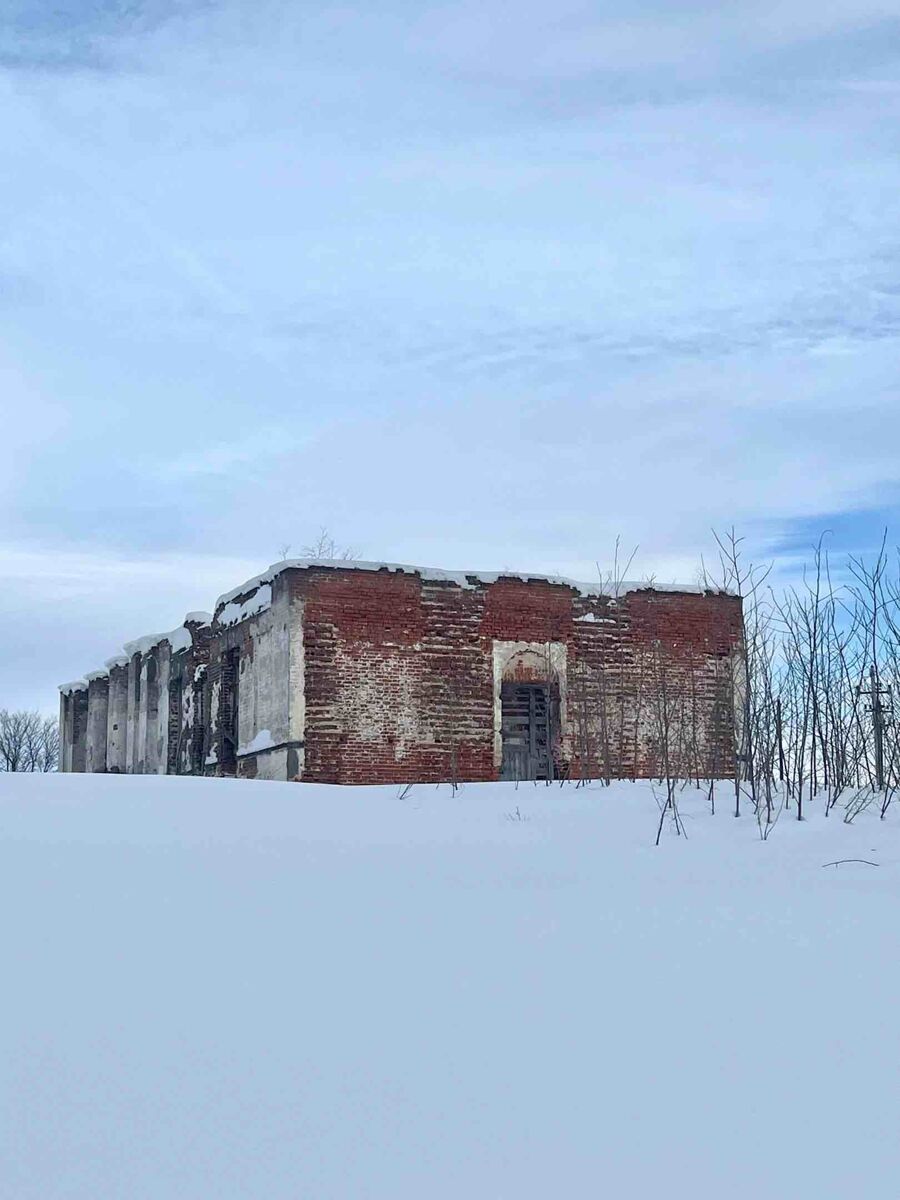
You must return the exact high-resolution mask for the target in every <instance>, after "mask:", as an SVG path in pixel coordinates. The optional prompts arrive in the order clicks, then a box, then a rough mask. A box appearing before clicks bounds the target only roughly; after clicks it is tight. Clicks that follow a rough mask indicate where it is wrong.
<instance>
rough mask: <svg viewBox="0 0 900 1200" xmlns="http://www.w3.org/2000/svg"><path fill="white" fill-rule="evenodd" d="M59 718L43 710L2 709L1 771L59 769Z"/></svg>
mask: <svg viewBox="0 0 900 1200" xmlns="http://www.w3.org/2000/svg"><path fill="white" fill-rule="evenodd" d="M58 761H59V722H58V721H57V720H56V718H55V717H43V716H41V714H40V713H39V712H26V711H25V710H19V711H17V712H10V711H9V710H8V709H5V708H2V709H0V771H55V770H56V769H57V764H58Z"/></svg>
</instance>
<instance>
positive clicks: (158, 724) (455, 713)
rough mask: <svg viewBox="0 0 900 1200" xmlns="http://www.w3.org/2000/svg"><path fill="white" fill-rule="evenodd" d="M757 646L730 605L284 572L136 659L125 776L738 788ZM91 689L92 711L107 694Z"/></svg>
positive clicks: (693, 596) (90, 759)
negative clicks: (724, 780)
mask: <svg viewBox="0 0 900 1200" xmlns="http://www.w3.org/2000/svg"><path fill="white" fill-rule="evenodd" d="M193 616H194V617H195V618H196V614H193ZM741 635H742V620H741V605H740V600H739V599H738V598H736V597H734V596H730V595H726V594H722V593H714V592H702V591H700V590H692V589H672V590H666V589H662V588H658V587H653V588H650V587H640V586H627V585H624V586H623V587H622V588H620V589H619V594H618V595H604V594H603V592H602V590H601V589H598V588H596V587H588V586H586V585H578V584H574V583H571V582H570V581H566V580H554V579H545V578H518V577H513V576H509V577H499V578H498V577H492V576H486V577H482V576H479V575H477V574H473V575H462V576H453V575H447V574H444V573H442V572H433V571H424V570H422V571H420V570H418V569H416V568H411V567H410V568H396V567H379V566H378V565H377V564H341V563H336V562H335V563H326V562H317V563H307V562H298V563H293V564H280V565H279V567H278V568H274V569H271V570H270V572H269V573H267V575H266V576H263V577H260V579H258V580H254V581H252V582H251V583H249V584H247V585H245V586H244V588H242V589H239V590H237V591H236V592H234V593H230V594H229V595H228V596H226V597H223V598H222V599H221V600H220V601H219V603H218V604H217V607H216V612H215V615H214V617H213V618H212V619H211V620H208V621H203V620H197V619H195V620H193V621H192V622H188V623H186V625H185V626H184V627H182V629H181V630H179V631H174V633H173V634H170V635H164V636H163V637H162V638H160V639H157V640H155V641H153V640H152V639H143V642H142V643H132V644H130V645H129V647H128V648H127V649H128V650H129V651H133V653H132V661H131V666H130V667H129V680H130V681H131V683H132V685H133V694H132V695H131V696H129V702H130V703H129V712H128V715H127V720H128V722H129V731H130V738H129V743H130V746H131V749H130V753H129V755H128V756H127V757H128V762H127V763H126V768H125V769H126V770H130V771H138V772H140V771H150V770H153V771H158V772H160V773H169V774H171V773H181V774H199V773H205V774H216V775H221V774H228V775H234V774H236V775H240V776H247V777H258V778H259V777H261V778H273V779H302V780H309V781H315V782H323V783H404V782H410V783H413V782H439V781H444V780H454V779H455V780H458V781H460V782H462V781H466V780H485V779H496V778H498V777H512V776H511V774H510V771H514V772H516V773H517V772H519V771H520V770H521V769H524V770H526V771H529V772H530V775H529V777H534V772H535V771H538V773H542V777H543V776H544V775H547V774H549V775H550V776H552V777H558V776H560V775H567V776H569V777H582V776H590V777H597V776H603V775H606V776H609V777H616V776H647V775H655V774H659V773H660V772H661V771H665V770H666V768H667V767H668V769H669V770H670V771H674V772H675V773H678V774H682V775H691V774H694V775H708V774H714V775H726V774H728V773H729V772H730V771H731V770H733V766H734V758H733V754H734V750H733V747H734V740H735V739H734V712H735V708H736V704H735V697H736V695H737V694H738V693H739V690H740V683H741V679H742V658H741ZM147 643H149V644H147ZM135 647H138V648H137V649H135ZM116 661H118V660H116ZM113 670H122V668H121V667H116V668H113ZM142 687H143V694H142V691H141V689H142ZM91 688H92V692H91V693H90V695H86V699H85V701H84V702H83V705H82V706H84V705H87V706H88V707H89V706H90V704H91V702H92V701H91V696H92V695H94V694H96V695H97V696H98V697H100V696H101V695H105V692H104V688H103V686H102V685H99V684H97V683H95V682H94V680H93V679H92V684H91ZM69 689H70V690H69V693H68V696H69V699H70V700H71V701H72V713H73V718H74V714H75V710H76V708H77V707H78V705H79V704H82V702H80V701H77V697H78V696H79V695H80V693H79V691H78V690H77V685H69ZM73 689H74V690H73ZM148 692H149V693H150V694H149V695H148V694H147V693H148ZM111 695H112V693H111V692H110V696H111ZM98 702H99V701H98ZM529 703H530V704H531V706H532V707H531V709H530V710H529V708H528V705H529ZM517 706H518V707H517ZM523 706H524V707H523ZM108 707H109V712H110V713H112V711H113V710H112V706H111V704H108ZM161 707H162V708H163V709H164V711H163V712H162V713H160V712H159V709H160V708H161ZM78 712H79V716H80V717H81V725H80V726H79V724H78V721H77V720H74V719H73V720H70V722H69V725H67V729H68V728H69V727H71V728H72V730H73V731H76V734H77V730H78V729H80V728H81V727H84V730H85V731H86V730H87V729H88V728H90V729H92V730H94V733H93V735H92V736H93V738H94V740H96V737H97V736H98V735H97V733H96V728H98V727H99V723H100V721H99V715H98V719H97V720H95V721H94V722H93V724H92V723H91V722H90V721H89V720H87V719H86V718H85V717H83V715H82V714H81V713H80V709H79V710H78ZM529 712H530V713H531V715H528V714H529ZM537 712H540V714H541V715H540V717H536V716H535V715H534V714H535V713H537ZM104 719H106V714H105V713H104ZM110 720H111V718H110ZM86 736H87V735H86V733H85V732H82V733H81V734H80V737H81V739H82V740H84V738H85V737H86ZM151 738H153V739H155V740H153V744H152V745H151V744H150V742H151ZM529 738H530V742H529ZM77 740H78V736H76V742H77ZM88 749H89V751H90V752H89V753H85V752H80V753H79V750H78V747H77V746H76V745H75V743H73V745H72V747H71V748H70V750H69V751H68V754H66V753H65V752H64V754H63V762H64V763H65V762H68V763H71V764H72V766H71V767H69V768H68V769H76V770H77V769H85V768H84V766H80V767H79V766H77V765H75V764H88V763H94V764H98V763H101V762H105V761H106V759H107V754H106V748H105V746H104V748H103V751H102V753H101V751H100V749H99V748H98V747H96V746H93V745H92V746H90V747H89V748H88ZM108 757H109V761H110V765H112V761H113V758H114V755H113V754H112V753H110V755H109V756H108ZM522 763H527V764H529V766H528V767H526V768H522V767H521V764H522ZM511 764H515V765H514V766H511ZM96 769H104V768H102V767H99V768H96Z"/></svg>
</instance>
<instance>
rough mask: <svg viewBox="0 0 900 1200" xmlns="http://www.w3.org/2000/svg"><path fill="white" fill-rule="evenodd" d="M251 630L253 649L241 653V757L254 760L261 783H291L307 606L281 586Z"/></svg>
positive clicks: (250, 621) (299, 730) (249, 623)
mask: <svg viewBox="0 0 900 1200" xmlns="http://www.w3.org/2000/svg"><path fill="white" fill-rule="evenodd" d="M246 627H247V632H248V635H249V638H250V641H251V643H252V651H251V652H249V653H248V652H247V651H246V650H245V651H244V652H242V654H241V664H240V679H239V682H238V737H239V746H238V759H239V760H240V759H243V758H247V757H249V756H251V755H252V756H254V757H255V759H256V775H257V778H259V779H287V778H288V776H289V769H288V768H289V759H290V758H291V749H292V748H293V747H292V745H291V744H292V743H294V742H300V741H302V739H303V720H304V714H303V628H302V606H300V605H299V604H295V605H291V603H290V593H289V589H288V587H287V586H284V587H276V588H275V594H274V596H273V597H272V600H271V602H270V603H269V605H268V607H267V608H265V609H264V610H263V611H262V612H259V613H257V614H255V615H254V616H251V617H248V618H247V619H246Z"/></svg>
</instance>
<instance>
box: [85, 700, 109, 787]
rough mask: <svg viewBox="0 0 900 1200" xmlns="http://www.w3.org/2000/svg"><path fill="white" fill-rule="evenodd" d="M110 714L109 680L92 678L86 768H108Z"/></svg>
mask: <svg viewBox="0 0 900 1200" xmlns="http://www.w3.org/2000/svg"><path fill="white" fill-rule="evenodd" d="M108 714H109V681H108V680H107V681H106V684H105V686H104V684H103V682H102V681H99V680H98V681H95V680H94V679H91V682H90V686H89V688H88V718H87V752H86V756H85V768H84V769H85V770H86V771H87V772H88V773H90V774H93V773H94V772H97V771H105V770H106V740H107V739H106V727H107V722H108Z"/></svg>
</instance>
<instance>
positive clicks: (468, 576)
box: [216, 558, 730, 623]
mask: <svg viewBox="0 0 900 1200" xmlns="http://www.w3.org/2000/svg"><path fill="white" fill-rule="evenodd" d="M311 567H319V568H326V569H331V570H340V571H386V572H390V573H392V574H400V575H418V576H419V578H420V579H423V580H427V581H428V582H431V583H454V584H456V586H457V587H461V588H466V589H471V588H475V587H478V586H479V585H480V584H491V583H498V582H499V581H500V580H502V579H515V580H519V581H520V582H521V583H531V582H536V583H551V584H556V585H558V586H560V587H567V588H572V590H573V591H575V592H577V593H578V594H579V595H580V596H613V595H615V596H625V595H627V594H628V593H629V592H641V591H656V592H684V593H691V594H695V595H703V594H704V593H705V592H709V591H713V590H714V589H710V588H704V587H701V586H700V585H698V584H690V583H668V584H661V583H659V582H657V581H656V580H646V579H645V580H625V579H623V580H619V582H618V583H616V584H611V583H610V582H609V581H607V580H603V579H600V580H598V581H597V582H596V583H585V582H584V581H579V580H577V579H569V578H567V577H566V576H565V575H540V574H537V573H536V572H534V571H448V570H445V569H444V568H442V567H417V566H413V565H411V564H409V563H391V562H366V561H364V560H362V559H335V558H286V559H283V560H282V561H281V562H277V563H272V565H271V566H269V567H268V568H267V569H266V570H265V571H263V572H261V574H259V575H254V577H253V578H252V579H248V580H247V581H246V582H245V583H242V584H240V585H239V586H238V587H236V588H232V589H231V591H230V592H224V593H223V594H222V595H221V596H220V597H219V598H218V600H217V601H216V613H218V612H219V610H220V609H221V608H227V606H228V605H229V604H231V603H232V602H233V601H235V600H237V599H238V598H239V597H240V596H247V595H248V594H252V593H253V592H255V591H256V590H257V589H258V588H260V587H262V586H263V585H264V584H271V583H272V582H273V581H274V580H275V579H276V578H277V577H278V576H279V575H281V574H282V572H284V571H303V570H308V569H309V568H311ZM716 594H717V595H728V594H730V593H727V592H721V591H718V590H716ZM219 621H220V623H221V621H222V618H221V615H220V616H219Z"/></svg>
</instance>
